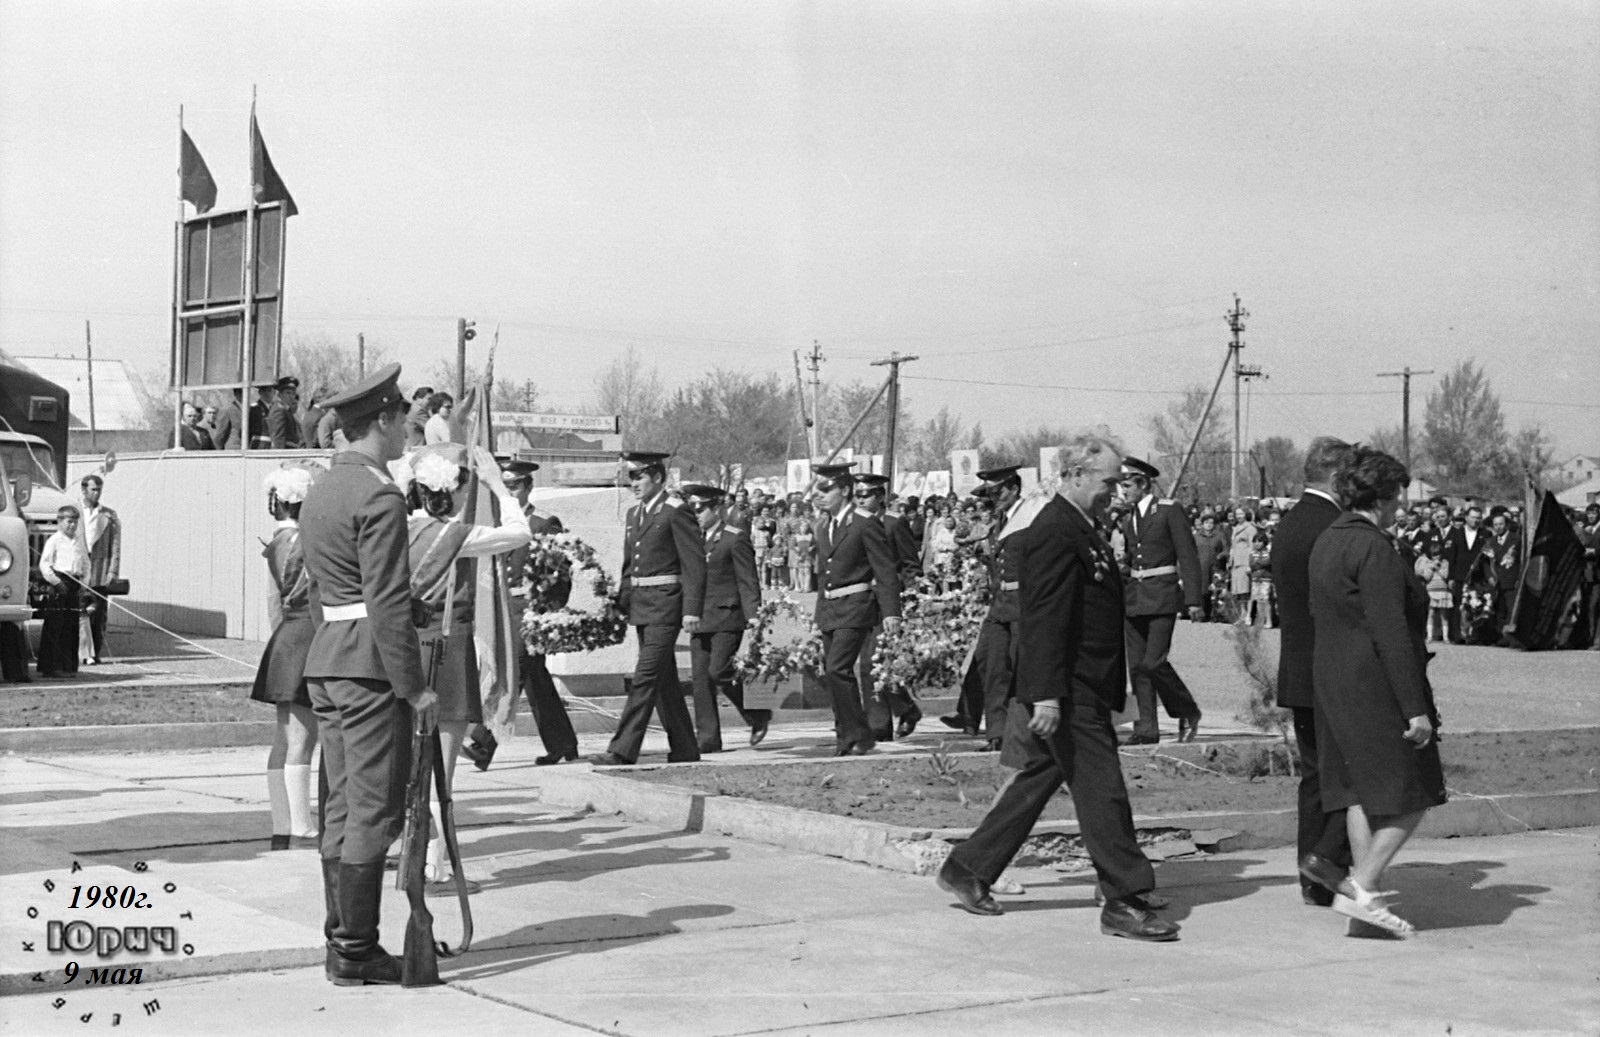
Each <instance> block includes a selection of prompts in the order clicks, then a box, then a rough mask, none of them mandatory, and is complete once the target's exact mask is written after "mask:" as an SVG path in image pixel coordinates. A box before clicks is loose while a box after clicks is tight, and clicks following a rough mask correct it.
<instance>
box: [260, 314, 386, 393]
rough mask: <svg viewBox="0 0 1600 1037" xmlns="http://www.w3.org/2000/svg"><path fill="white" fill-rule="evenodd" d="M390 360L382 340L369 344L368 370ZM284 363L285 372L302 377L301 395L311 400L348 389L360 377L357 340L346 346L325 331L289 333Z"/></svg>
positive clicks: (284, 350)
mask: <svg viewBox="0 0 1600 1037" xmlns="http://www.w3.org/2000/svg"><path fill="white" fill-rule="evenodd" d="M388 362H389V360H388V355H387V351H386V350H385V349H384V347H383V345H382V343H379V342H368V343H367V370H368V371H372V370H376V369H377V368H379V367H382V366H383V365H384V364H386V363H388ZM280 366H281V369H282V371H283V373H284V374H292V375H294V376H295V377H297V378H299V379H300V398H301V399H302V400H305V401H306V402H307V403H310V402H312V401H313V400H317V399H321V398H323V397H326V396H331V395H333V394H334V393H337V392H339V391H341V390H343V389H347V388H349V387H350V386H352V385H354V384H356V382H357V381H358V380H359V371H358V369H357V368H358V364H357V350H356V345H355V343H354V342H351V343H349V344H348V345H342V344H340V343H339V342H337V341H336V340H335V339H334V338H333V336H331V335H329V334H327V333H326V332H321V331H312V332H306V331H291V332H289V334H288V335H286V336H285V341H284V346H283V363H282V364H281V365H280Z"/></svg>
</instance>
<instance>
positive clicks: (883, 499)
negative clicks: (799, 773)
mask: <svg viewBox="0 0 1600 1037" xmlns="http://www.w3.org/2000/svg"><path fill="white" fill-rule="evenodd" d="M888 492H889V477H888V476H887V475H869V474H862V475H858V476H856V488H855V501H856V509H857V510H858V511H864V512H866V513H867V514H869V515H871V516H872V517H873V518H875V519H877V520H878V523H879V525H881V526H883V535H884V537H885V539H887V540H888V542H889V557H890V558H892V559H894V570H895V573H896V574H897V575H898V576H899V578H900V590H901V592H902V593H903V592H905V591H906V590H908V589H909V588H910V587H911V584H912V582H913V581H914V580H915V579H916V578H917V577H918V576H921V575H922V554H921V552H920V551H918V550H917V549H916V546H915V544H914V543H913V542H912V541H911V539H910V537H911V531H910V530H909V529H907V528H906V526H905V523H904V522H902V521H901V520H900V518H899V516H896V515H890V514H888V513H887V510H886V504H887V496H888ZM881 629H882V627H881V626H875V627H873V628H872V632H871V633H869V634H868V635H867V640H866V642H865V643H864V644H862V646H861V658H860V661H859V662H858V663H857V665H856V671H857V673H856V676H857V679H858V680H859V681H860V682H861V698H862V700H863V701H862V705H863V707H864V708H865V709H866V711H867V725H868V726H869V727H871V728H872V736H873V737H874V738H876V739H877V740H878V741H880V742H887V741H891V740H892V739H894V738H909V737H910V736H911V735H912V733H913V732H915V731H916V729H917V724H918V723H919V722H920V721H921V720H922V710H921V709H920V708H919V707H918V706H917V704H916V702H915V701H913V700H912V698H911V696H910V695H908V694H906V693H905V692H903V691H882V692H880V691H878V690H877V682H876V681H875V680H874V679H873V676H872V654H873V652H875V651H877V648H878V631H879V630H881ZM891 724H892V725H893V727H892V728H891V727H890V725H891Z"/></svg>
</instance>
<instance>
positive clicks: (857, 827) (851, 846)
mask: <svg viewBox="0 0 1600 1037" xmlns="http://www.w3.org/2000/svg"><path fill="white" fill-rule="evenodd" d="M540 779H541V780H540V782H539V785H538V786H537V791H538V794H539V798H540V800H541V801H542V802H545V803H549V804H552V805H554V806H560V807H566V808H578V809H590V810H594V811H597V812H600V813H616V814H622V815H623V816H625V817H627V818H629V819H630V820H634V821H645V822H649V823H651V824H659V825H662V826H664V827H667V828H671V829H674V830H682V831H690V832H710V833H714V834H720V835H726V836H730V837H732V838H735V839H744V840H748V841H750V842H759V843H767V844H769V845H772V846H781V847H783V848H785V849H791V850H804V851H806V852H807V853H819V854H822V855H824V856H828V857H839V858H842V859H844V860H848V861H857V862H859V863H862V864H871V865H873V866H874V867H879V868H886V869H888V870H890V871H901V872H908V873H911V874H928V873H929V871H930V870H931V868H933V867H936V866H937V863H938V860H937V859H936V858H938V857H939V856H940V855H938V854H930V853H928V852H927V851H925V850H924V851H921V852H919V850H918V847H917V844H919V843H927V842H928V841H929V840H955V839H961V838H965V837H966V836H967V835H969V834H970V833H971V829H966V828H963V829H926V828H901V827H898V826H895V825H886V824H881V823H878V822H874V821H862V820H857V819H856V818H850V817H837V816H834V815H832V814H823V813H819V812H817V811H813V810H801V809H798V808H795V807H786V806H781V805H778V804H770V803H761V802H758V801H756V800H750V799H741V798H739V797H735V796H720V795H715V794H711V793H705V792H700V791H698V790H695V789H688V788H683V787H680V786H676V785H662V784H658V783H656V782H641V781H632V780H630V779H628V778H626V777H622V776H619V775H612V774H601V773H596V772H594V771H585V770H579V769H577V768H571V769H562V770H561V771H560V772H558V773H552V774H548V775H540ZM1134 825H1135V827H1136V828H1138V829H1140V830H1141V831H1169V832H1170V831H1184V832H1189V833H1194V834H1196V835H1198V836H1199V838H1198V839H1197V842H1199V843H1201V844H1203V845H1206V846H1210V847H1214V848H1215V849H1216V850H1218V851H1220V852H1230V851H1234V850H1259V849H1268V848H1271V847H1277V846H1292V845H1294V842H1295V833H1296V816H1295V810H1294V809H1293V808H1289V809H1284V810H1271V811H1261V812H1256V813H1193V814H1172V815H1167V816H1159V817H1157V816H1136V817H1135V818H1134ZM1592 825H1600V789H1578V790H1572V791H1565V792H1547V793H1517V794H1511V795H1503V796H1473V797H1470V798H1459V799H1455V800H1452V801H1451V802H1449V803H1446V804H1444V805H1443V806H1440V807H1436V808H1434V809H1433V810H1430V811H1428V813H1427V814H1426V815H1425V817H1424V819H1423V822H1422V825H1421V826H1420V827H1419V828H1418V830H1417V834H1418V835H1419V836H1423V837H1428V838H1450V837H1459V836H1485V835H1507V834H1511V833H1516V832H1527V831H1535V830H1540V829H1547V828H1580V827H1588V826H1592ZM1034 831H1035V833H1036V834H1046V833H1059V834H1068V835H1075V834H1077V833H1078V823H1077V822H1076V821H1054V822H1048V823H1045V824H1041V825H1039V826H1038V827H1037V828H1036V829H1035V830H1034Z"/></svg>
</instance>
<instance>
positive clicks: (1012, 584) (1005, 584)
mask: <svg viewBox="0 0 1600 1037" xmlns="http://www.w3.org/2000/svg"><path fill="white" fill-rule="evenodd" d="M1000 589H1001V590H1003V591H1015V590H1021V589H1022V584H1021V583H1019V582H1018V581H1016V580H1001V581H1000Z"/></svg>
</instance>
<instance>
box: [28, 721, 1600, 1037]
mask: <svg viewBox="0 0 1600 1037" xmlns="http://www.w3.org/2000/svg"><path fill="white" fill-rule="evenodd" d="M819 734H821V732H812V731H808V730H794V729H787V728H786V729H783V730H781V731H778V730H775V732H774V736H773V737H774V738H775V739H777V740H778V745H776V746H775V747H774V749H775V751H778V752H783V751H787V750H785V748H784V746H785V745H788V746H790V747H791V748H792V750H793V751H796V752H799V751H803V746H805V745H807V744H814V743H815V741H816V740H817V735H819ZM656 737H659V736H656ZM586 742H592V743H594V746H593V747H598V744H599V743H600V742H603V738H602V737H600V736H592V737H590V738H587V739H586ZM590 747H591V746H590V745H586V746H585V748H586V749H587V748H590ZM662 748H664V746H663V747H662ZM535 752H537V747H536V745H535V744H533V743H532V742H531V741H529V740H518V741H517V742H515V743H513V744H511V745H510V746H508V747H506V749H505V750H503V754H502V756H503V758H502V759H497V761H496V763H495V766H494V767H493V768H492V769H491V770H490V771H489V772H488V773H487V774H478V773H477V772H474V771H471V770H470V768H468V769H466V770H463V771H462V772H460V773H461V774H463V775H464V777H463V778H462V779H461V781H460V785H461V788H460V791H459V793H458V800H459V804H460V807H459V809H460V814H461V821H462V825H463V831H462V837H463V844H464V847H463V848H464V851H465V853H466V854H467V857H468V863H467V870H468V872H469V874H471V875H472V876H473V877H474V878H476V879H479V880H480V881H481V882H482V883H483V887H484V888H483V891H482V893H481V894H479V895H478V896H477V897H475V898H474V904H473V906H474V915H475V919H476V924H477V941H476V945H475V948H474V950H473V951H472V952H471V953H470V954H468V955H467V956H465V957H464V958H461V959H455V960H449V961H446V962H444V963H443V968H442V971H443V974H444V977H445V979H446V981H447V984H448V985H447V986H444V987H441V988H435V989H429V990H399V989H380V988H371V989H337V988H334V987H332V986H330V985H329V984H327V983H326V981H325V980H324V979H323V978H322V976H321V969H320V965H319V964H317V963H319V962H320V959H321V950H320V946H321V934H320V921H321V917H320V913H321V906H320V905H321V895H320V889H319V882H320V878H319V874H318V870H317V867H316V861H315V854H314V853H313V852H311V851H289V852H284V853H270V852H267V850H266V840H265V838H264V835H263V833H264V832H265V831H266V829H267V811H266V805H265V787H264V782H263V781H262V779H261V776H260V773H259V770H260V767H261V765H262V756H263V753H262V751H261V750H259V749H253V748H252V749H225V750H206V751H196V752H150V753H116V754H83V755H73V756H59V757H55V758H51V759H34V758H28V757H16V756H11V757H0V788H3V789H4V790H5V791H4V792H3V793H0V811H3V812H0V820H3V823H4V830H3V833H0V834H3V838H0V910H3V911H4V917H5V918H6V922H5V933H4V936H5V939H4V943H3V946H0V974H3V977H4V979H5V981H6V983H7V984H8V986H7V989H16V988H18V987H20V988H21V989H24V990H34V989H39V987H37V986H35V985H33V984H32V983H31V975H32V972H33V971H34V970H38V969H40V968H41V967H44V968H47V969H48V975H47V977H46V980H45V983H44V988H45V992H43V993H28V994H21V995H17V996H10V997H3V998H0V1030H3V1031H4V1032H8V1033H18V1034H36V1033H55V1032H68V1033H76V1034H83V1033H91V1032H98V1031H99V1030H100V1028H101V1027H107V1028H110V1027H111V1025H112V1017H113V1016H114V1015H120V1020H119V1022H118V1032H123V1031H122V1029H121V1028H122V1027H126V1028H127V1029H126V1032H128V1033H151V1034H280V1035H281V1034H286V1033H289V1034H301V1033H304V1034H322V1033H328V1034H356V1033H363V1034H364V1033H385V1034H392V1035H400V1034H412V1033H418V1034H421V1033H429V1034H438V1033H441V1032H445V1031H446V1030H447V1029H449V1030H453V1031H459V1032H465V1033H472V1034H474V1035H490V1034H500V1033H507V1034H512V1033H515V1034H519V1035H527V1034H533V1035H539V1034H579V1033H591V1034H592V1033H607V1034H626V1035H652V1037H653V1035H673V1034H684V1035H709V1034H741V1033H779V1034H791V1033H792V1034H803V1033H814V1034H841V1035H844V1034H918V1035H921V1034H943V1033H950V1034H957V1033H959V1034H963V1035H965V1034H969V1033H973V1032H980V1033H993V1034H1006V1035H1029V1034H1060V1033H1068V1032H1070V1033H1091V1034H1092V1033H1108V1034H1110V1033H1115V1034H1122V1035H1126V1034H1144V1033H1151V1034H1154V1033H1162V1034H1169V1033H1193V1034H1212V1033H1216V1034H1258V1033H1259V1034H1274V1035H1277V1034H1283V1033H1305V1034H1371V1033H1435V1034H1447V1033H1448V1034H1455V1035H1466V1034H1502V1033H1508V1032H1542V1033H1584V1034H1592V1033H1594V1032H1596V1030H1597V1029H1600V986H1597V982H1596V971H1595V963H1596V961H1600V868H1597V866H1596V861H1597V859H1600V858H1597V850H1600V830H1597V829H1581V830H1568V831H1553V832H1537V833H1529V834H1524V835H1517V836H1502V837H1497V838H1487V839H1452V840H1441V841H1429V840H1419V841H1417V842H1415V843H1413V844H1412V845H1411V846H1410V847H1408V848H1407V850H1406V851H1405V853H1404V854H1403V856H1402V858H1401V863H1400V866H1399V867H1397V868H1396V869H1395V870H1394V871H1393V872H1392V877H1393V882H1392V884H1393V885H1394V886H1395V887H1397V888H1398V889H1399V890H1400V891H1401V892H1402V893H1403V895H1404V900H1403V902H1402V903H1403V906H1402V908H1401V910H1402V913H1404V914H1406V915H1407V916H1408V917H1410V918H1412V919H1413V920H1414V921H1415V922H1416V923H1417V924H1418V925H1419V927H1421V929H1422V930H1423V933H1422V935H1421V936H1419V938H1417V939H1415V940H1412V941H1408V942H1394V943H1390V942H1373V941H1368V940H1357V939H1349V938H1347V937H1345V936H1344V935H1343V931H1344V927H1343V924H1342V919H1339V918H1337V917H1336V916H1333V915H1332V914H1331V913H1329V912H1325V911H1319V910H1314V909H1310V908H1306V907H1303V906H1301V904H1300V902H1299V897H1298V887H1297V883H1296V882H1295V879H1294V877H1293V872H1292V854H1291V853H1290V851H1289V850H1287V849H1282V850H1266V851H1249V852H1241V853H1230V854H1215V855H1207V856H1197V857H1192V858H1180V859H1174V860H1168V861H1165V862H1162V863H1160V864H1158V865H1157V873H1158V875H1159V877H1160V882H1161V886H1162V888H1163V890H1164V891H1165V892H1166V893H1167V894H1168V895H1170V896H1171V897H1172V900H1173V905H1174V906H1173V908H1172V909H1171V910H1170V912H1169V914H1170V915H1171V916H1172V917H1173V918H1174V919H1175V920H1177V921H1179V922H1181V923H1182V924H1183V926H1184V930H1183V939H1182V940H1181V941H1180V942H1178V943H1175V944H1169V945H1140V944H1133V943H1129V942H1127V941H1122V940H1114V939H1110V938H1108V937H1104V936H1102V935H1100V934H1099V931H1098V925H1097V916H1096V911H1095V909H1094V908H1093V906H1092V903H1091V900H1090V894H1091V886H1090V883H1089V880H1088V877H1087V876H1086V875H1084V874H1082V873H1072V872H1057V871H1052V870H1050V869H1027V870H1019V871H1017V872H1016V873H1015V875H1016V877H1017V878H1018V879H1020V880H1021V881H1022V882H1023V883H1025V884H1026V885H1027V887H1028V892H1027V893H1026V894H1025V895H1024V896H1021V897H1017V898H1007V899H1006V900H1005V906H1006V907H1007V908H1008V912H1007V914H1006V916H1005V917H1003V918H998V919H990V918H977V917H974V916H971V915H967V914H965V913H963V912H961V911H959V910H957V909H956V908H954V907H953V906H952V904H951V900H950V898H949V897H948V896H946V895H945V894H943V893H941V892H939V890H938V889H937V888H936V887H935V886H934V885H933V883H932V881H931V880H930V879H927V878H917V877H913V876H908V875H904V874H899V873H894V872H887V871H881V870H876V869H873V868H870V867H867V866H864V865H859V864H851V863H847V862H844V861H839V860H835V859H830V858H825V857H820V856H815V855H811V854H806V853H799V852H794V851H787V850H781V849H777V848H774V847H769V846H763V845H755V844H750V843H740V842H736V841H732V840H728V839H724V838H720V837H716V836H710V835H704V834H687V833H683V832H671V831H666V830H663V829H660V828H655V827H651V826H648V825H640V824H632V823H629V822H627V821H625V820H623V819H621V818H618V817H614V816H598V815H581V814H573V813H570V812H564V811H561V810H556V809H553V808H550V807H547V806H542V805H541V804H540V803H539V802H538V786H539V781H540V777H541V775H542V774H546V773H548V772H549V770H550V769H547V768H537V767H534V766H532V764H531V758H532V756H533V754H534V753H535ZM753 755H756V754H755V753H752V752H751V751H750V750H741V751H740V752H737V753H730V754H726V755H725V756H723V757H721V759H727V760H730V761H733V760H737V759H739V758H749V757H750V756H753ZM763 755H765V753H763ZM73 861H77V862H78V863H79V864H81V865H82V866H83V867H84V869H85V870H84V871H82V872H77V873H74V872H72V870H71V868H72V863H73ZM141 863H142V864H143V866H144V869H145V870H143V871H139V870H136V869H137V868H138V866H139V865H140V864H141ZM47 881H48V882H50V883H52V885H53V889H48V890H47V888H46V886H45V883H46V882H47ZM108 883H116V884H119V885H130V884H131V885H135V886H136V887H137V888H138V889H140V890H142V891H145V892H147V893H148V894H149V895H150V896H151V897H152V898H153V900H154V903H153V905H152V909H151V910H147V911H145V912H143V913H141V914H135V913H132V912H125V911H120V910H118V911H110V912H103V913H102V912H91V913H87V914H85V913H84V912H82V911H79V912H69V911H67V910H65V908H66V904H67V901H66V899H65V897H66V896H67V892H68V890H69V889H70V888H71V887H72V886H74V885H85V886H87V885H89V884H99V885H102V886H103V885H105V884H108ZM169 883H170V884H171V885H172V887H173V892H171V893H166V892H164V890H165V889H166V886H167V884H169ZM432 906H433V909H434V912H435V914H436V916H437V930H436V932H437V934H438V935H439V936H440V937H441V938H444V939H447V940H454V939H455V938H456V935H457V932H458V929H457V926H458V924H459V923H458V921H457V919H456V917H455V915H454V910H455V909H454V903H453V901H447V900H438V901H434V902H433V903H432ZM28 907H36V908H38V909H39V917H37V918H35V919H28V918H27V917H26V910H27V908H28ZM185 913H187V915H188V917H185ZM97 916H98V917H97ZM51 918H62V919H66V920H72V919H73V918H83V919H85V920H90V921H94V922H96V923H97V924H101V925H117V926H126V925H130V924H135V923H136V922H137V923H139V924H149V925H163V924H172V925H174V926H176V927H177V929H178V937H179V946H180V948H181V947H182V945H183V944H190V945H191V946H192V947H193V949H194V954H193V955H186V954H184V953H183V952H182V950H181V949H180V950H179V952H178V953H177V954H174V955H163V954H158V953H151V954H145V955H143V956H142V960H143V961H145V962H146V963H147V964H148V967H149V968H150V970H151V971H152V972H154V971H155V970H156V968H157V967H158V965H159V966H160V967H161V968H163V969H164V974H169V975H177V976H179V978H174V979H169V980H164V981H160V982H155V983H149V982H147V983H145V984H143V985H141V986H138V987H133V986H120V987H94V988H87V987H84V986H83V985H82V983H81V978H80V981H79V982H78V983H75V984H73V985H70V986H67V985H63V984H62V982H61V981H62V978H63V974H62V973H61V971H60V969H61V968H62V967H63V966H64V964H65V962H66V961H67V960H81V962H82V966H83V967H84V968H85V969H86V968H87V967H90V966H94V965H96V964H98V963H99V961H98V959H96V960H91V959H93V958H94V955H93V952H89V953H87V954H81V955H77V956H76V959H74V956H72V955H69V954H66V953H64V952H63V953H60V954H50V953H49V952H48V950H47V949H46V942H47V932H46V923H47V922H48V921H49V920H50V919H51ZM130 919H133V920H134V921H130ZM404 919H405V905H404V899H403V897H401V896H400V895H399V894H396V893H393V892H390V893H388V894H387V895H386V897H385V910H384V932H385V934H386V939H387V941H388V944H389V946H390V947H391V949H393V950H398V949H399V944H400V939H401V932H402V928H403V924H404ZM24 940H27V941H30V942H32V943H33V944H34V947H35V950H34V951H33V952H31V953H30V952H25V951H23V950H21V949H20V948H21V946H22V941H24ZM107 963H109V964H112V965H115V964H121V963H124V962H123V961H122V959H119V958H111V959H107ZM218 971H222V972H224V974H221V975H207V974H204V973H208V972H218ZM41 974H43V973H41ZM58 999H61V1000H63V1004H62V1006H61V1007H60V1008H56V1007H53V1006H54V1003H55V1001H56V1000H58ZM149 1004H154V1006H155V1007H154V1008H147V1007H145V1006H146V1005H149ZM85 1015H88V1016H89V1017H90V1018H89V1020H88V1022H83V1021H81V1020H82V1018H83V1016H85Z"/></svg>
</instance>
